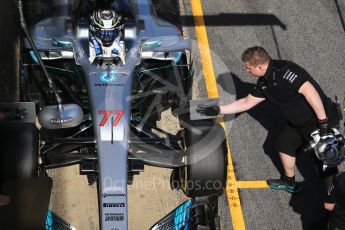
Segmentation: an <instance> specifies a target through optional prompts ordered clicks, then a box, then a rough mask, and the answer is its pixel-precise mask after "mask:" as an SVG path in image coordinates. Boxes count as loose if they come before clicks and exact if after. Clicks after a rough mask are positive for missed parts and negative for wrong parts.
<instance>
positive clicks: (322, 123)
mask: <svg viewBox="0 0 345 230" xmlns="http://www.w3.org/2000/svg"><path fill="white" fill-rule="evenodd" d="M318 126H319V130H320V136H325V135H327V134H330V133H331V127H330V125H329V121H328V117H326V118H325V119H323V120H319V121H318Z"/></svg>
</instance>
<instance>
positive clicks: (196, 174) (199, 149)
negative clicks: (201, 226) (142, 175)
mask: <svg viewBox="0 0 345 230" xmlns="http://www.w3.org/2000/svg"><path fill="white" fill-rule="evenodd" d="M188 125H189V127H190V128H188V129H185V135H184V145H185V147H186V151H185V156H184V163H185V165H186V166H183V167H181V168H179V169H175V170H174V175H173V177H175V178H177V177H178V178H179V179H178V180H179V187H180V188H181V189H182V190H183V191H184V193H185V194H186V195H187V196H188V197H201V196H210V195H217V196H220V195H222V194H223V192H224V190H225V187H226V176H227V151H226V137H225V132H224V129H223V128H222V126H221V125H219V124H214V123H213V122H212V121H211V120H203V121H190V122H189V123H188ZM177 175H178V176H177Z"/></svg>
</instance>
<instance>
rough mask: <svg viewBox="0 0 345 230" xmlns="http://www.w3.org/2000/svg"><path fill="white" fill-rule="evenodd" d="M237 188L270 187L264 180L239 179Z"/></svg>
mask: <svg viewBox="0 0 345 230" xmlns="http://www.w3.org/2000/svg"><path fill="white" fill-rule="evenodd" d="M237 188H268V185H267V182H266V181H264V180H261V181H260V180H255V181H237Z"/></svg>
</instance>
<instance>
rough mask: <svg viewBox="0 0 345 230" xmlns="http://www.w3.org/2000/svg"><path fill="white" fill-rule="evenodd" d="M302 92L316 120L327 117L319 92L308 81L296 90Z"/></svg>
mask: <svg viewBox="0 0 345 230" xmlns="http://www.w3.org/2000/svg"><path fill="white" fill-rule="evenodd" d="M298 92H299V93H300V94H302V95H303V96H304V97H305V99H306V100H307V102H308V103H309V105H310V106H311V107H312V109H313V110H314V112H315V114H316V117H317V119H318V120H320V121H321V120H325V119H326V118H327V115H326V112H325V108H324V106H323V103H322V101H321V98H320V95H319V93H318V92H317V91H316V89H315V87H314V86H313V85H312V84H311V83H310V82H309V81H306V82H305V83H304V84H303V85H302V86H301V87H300V88H299V90H298Z"/></svg>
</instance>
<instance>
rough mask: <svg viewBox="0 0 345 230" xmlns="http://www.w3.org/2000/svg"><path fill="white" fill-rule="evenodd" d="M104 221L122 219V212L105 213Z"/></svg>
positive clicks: (123, 217)
mask: <svg viewBox="0 0 345 230" xmlns="http://www.w3.org/2000/svg"><path fill="white" fill-rule="evenodd" d="M104 220H105V221H124V220H125V215H124V214H123V213H105V217H104Z"/></svg>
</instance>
